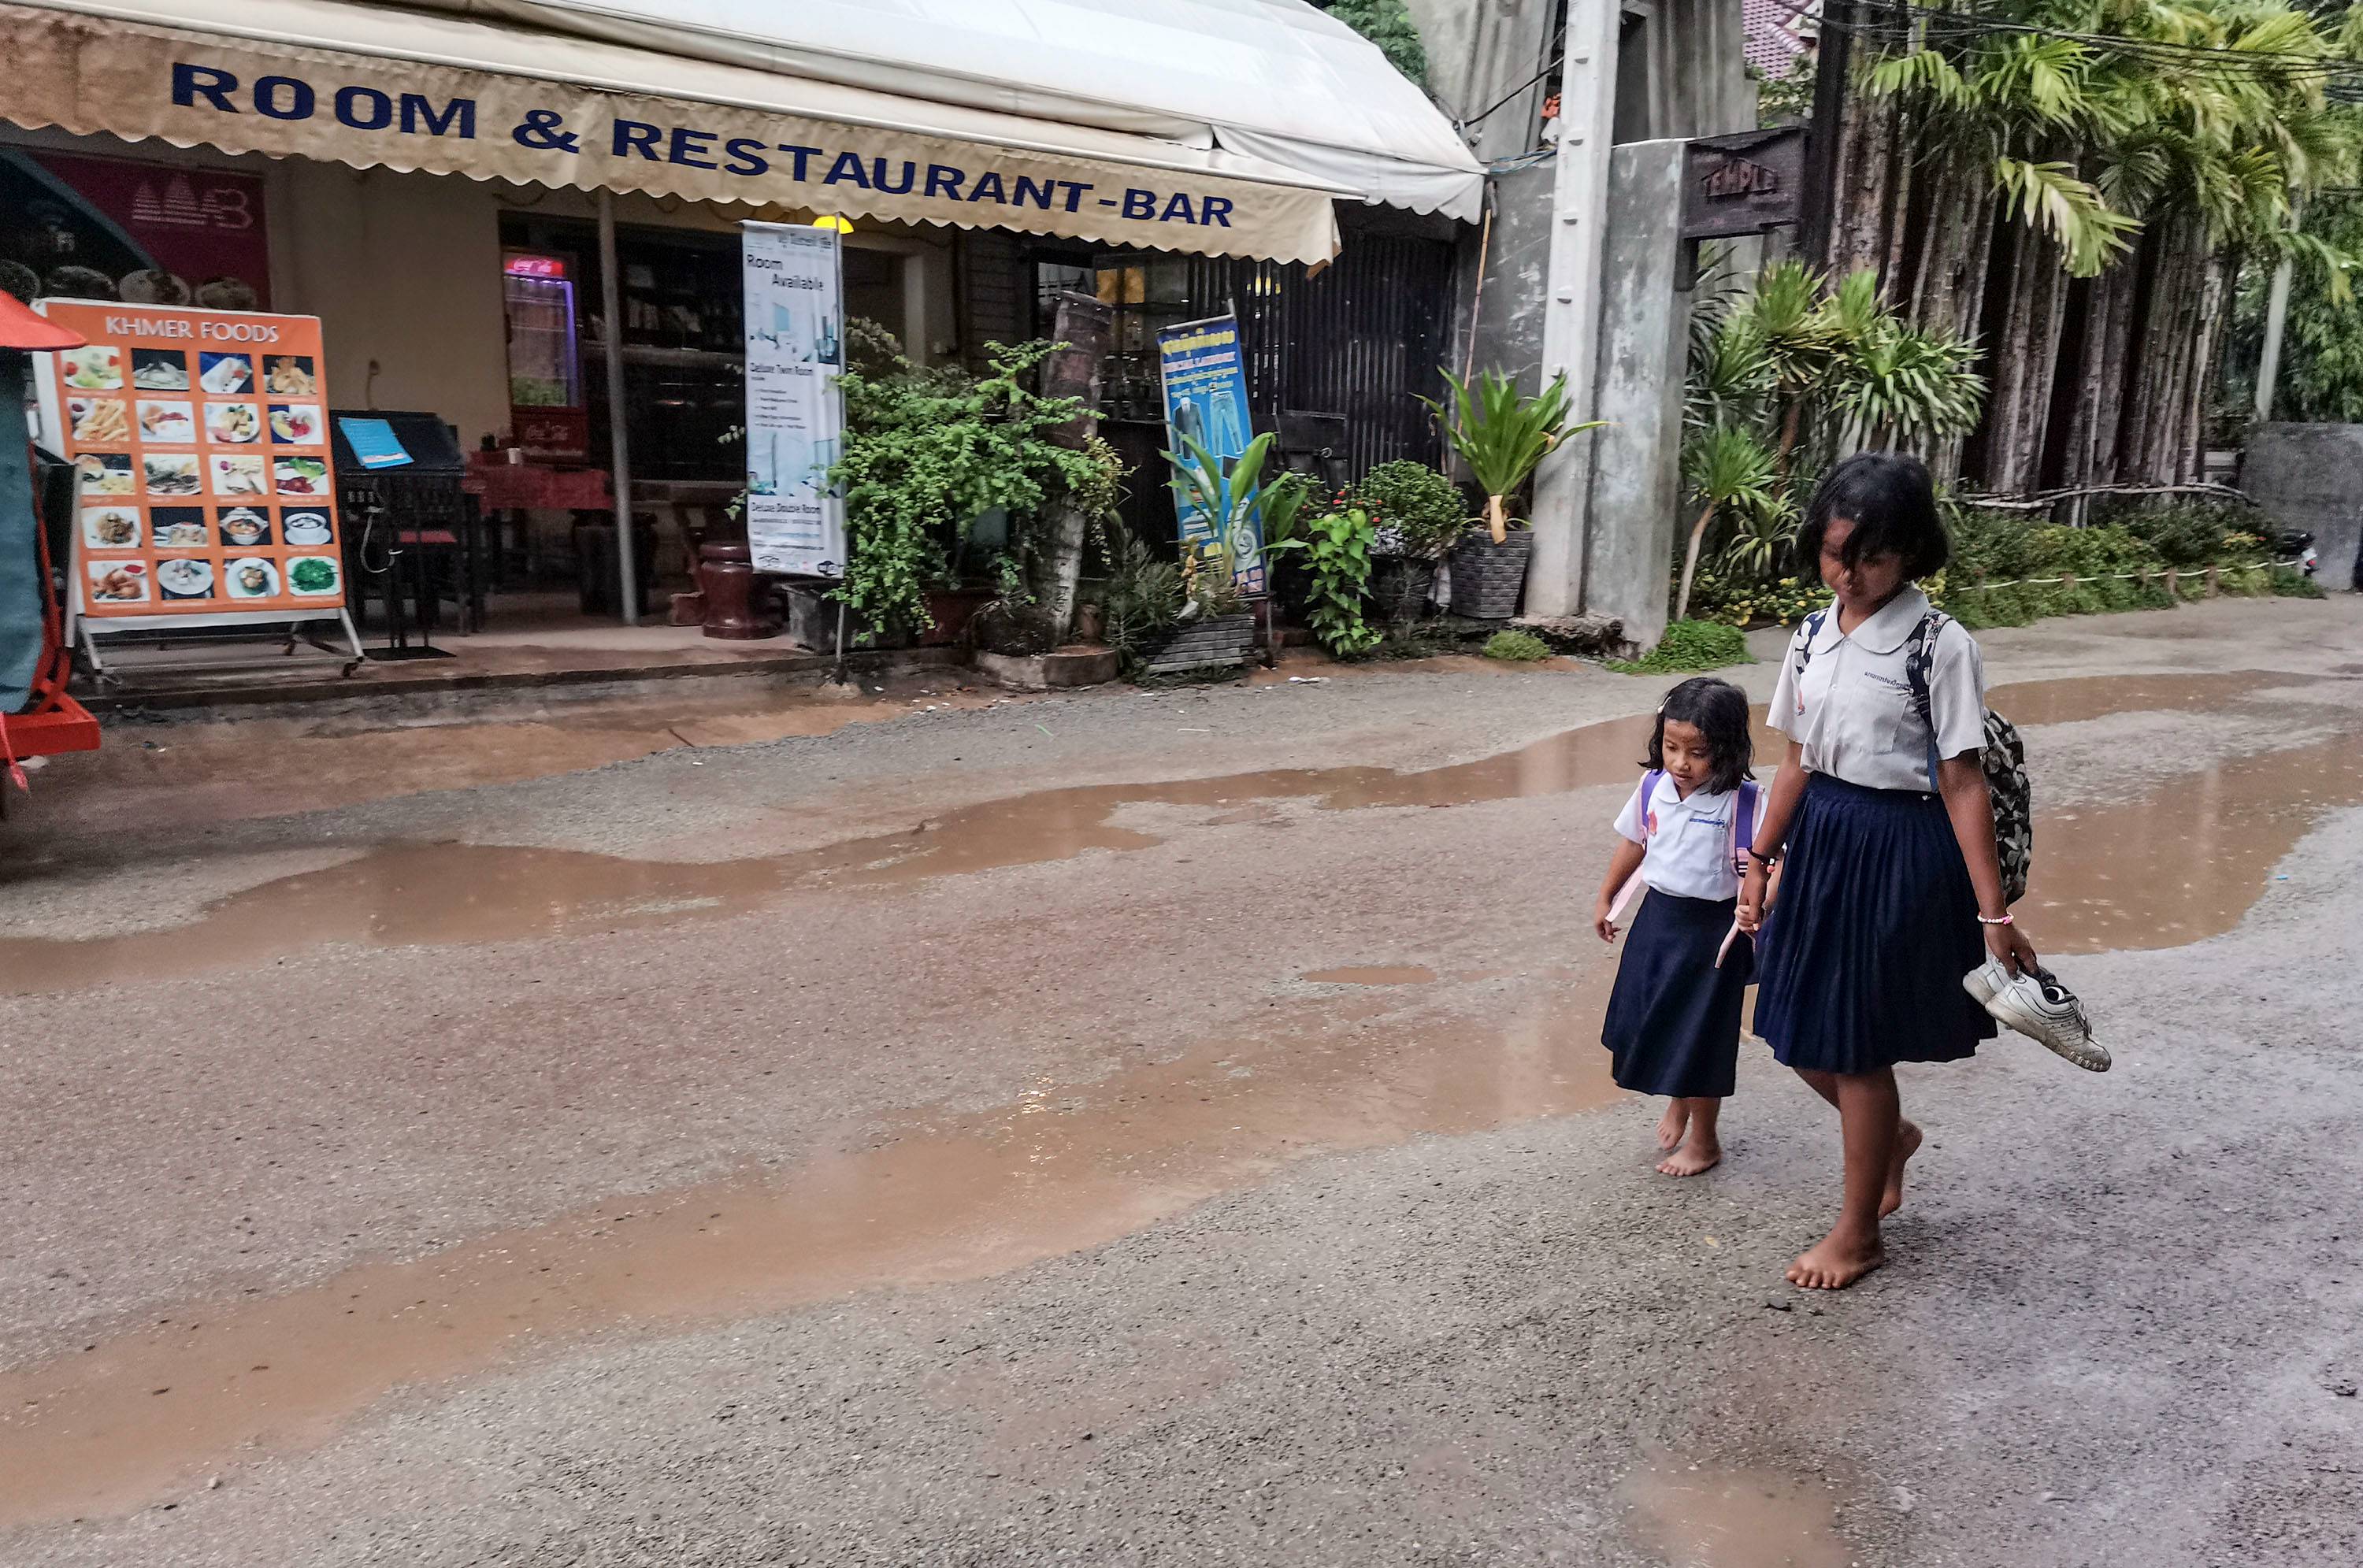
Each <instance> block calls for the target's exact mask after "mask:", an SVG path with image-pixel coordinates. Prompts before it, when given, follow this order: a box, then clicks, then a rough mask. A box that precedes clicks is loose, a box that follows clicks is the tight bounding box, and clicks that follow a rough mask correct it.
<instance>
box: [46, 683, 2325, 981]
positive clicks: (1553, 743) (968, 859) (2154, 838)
mask: <svg viewBox="0 0 2363 1568" xmlns="http://www.w3.org/2000/svg"><path fill="white" fill-rule="evenodd" d="M2309 683H2310V682H2309V679H2308V678H2305V677H2297V676H2287V675H2280V674H2275V673H2272V672H2268V671H2254V670H2245V671H2231V672H2223V673H2216V674H2204V675H2158V676H2135V677H2125V678H2115V677H2108V678H2091V679H2082V678H2079V679H2064V680H2049V681H2034V682H2025V683H2021V684H2018V685H2014V686H2010V687H2005V688H2002V689H2001V690H1997V691H1996V692H1995V693H1994V695H1993V702H1994V706H1995V707H1996V708H1997V709H1998V710H2000V711H2002V712H2004V713H2007V714H2008V715H2010V717H2011V718H2012V719H2013V720H2014V722H2016V723H2019V724H2020V725H2022V726H2033V725H2038V724H2047V723H2069V722H2073V721H2076V720H2082V719H2091V718H2097V717H2102V716H2104V715H2106V714H2110V713H2116V712H2138V711H2147V710H2152V709H2160V708H2167V709H2176V710H2180V711H2197V710H2202V709H2217V708H2224V707H2230V706H2235V705H2236V704H2237V703H2238V702H2240V701H2242V700H2243V699H2246V698H2247V697H2250V696H2252V695H2254V694H2256V693H2257V692H2259V691H2262V690H2270V689H2274V688H2283V687H2302V686H2304V685H2307V684H2309ZM1650 725H1651V719H1650V716H1649V715H1647V714H1635V715H1631V716H1628V717H1625V718H1619V719H1612V720H1608V721H1606V722H1604V723H1594V724H1587V725H1584V726H1583V727H1581V728H1580V729H1575V730H1570V731H1567V732H1565V733H1563V734H1557V735H1552V736H1549V737H1548V738H1547V739H1544V740H1541V741H1537V742H1536V743H1535V744H1533V745H1527V746H1524V747H1521V748H1520V749H1518V750H1516V751H1512V752H1505V753H1503V754H1501V755H1499V756H1490V757H1484V758H1481V759H1480V760H1478V761H1474V762H1467V763H1459V764H1454V765H1452V766H1449V767H1434V768H1426V769H1422V770H1415V771H1401V770H1397V769H1394V768H1389V767H1326V768H1289V769H1277V770H1272V771H1267V772H1258V773H1243V774H1232V775H1226V776H1224V777H1220V778H1196V779H1180V780H1169V781H1164V782H1157V783H1148V784H1104V785H1084V786H1074V787H1069V788H1064V789H1054V790H1037V791H1034V792H1032V793H1029V794H1024V795H1017V796H1012V797H1009V798H1007V799H1004V800H997V801H983V802H981V803H979V804H976V805H972V806H967V807H962V808H960V809H959V810H957V811H953V812H948V813H946V814H945V815H944V816H943V817H941V818H939V819H937V820H934V821H930V822H926V823H919V824H916V825H915V826H914V827H912V828H911V829H908V830H906V831H903V832H895V833H885V834H871V835H869V836H866V837H861V838H856V839H850V840H847V841H845V842H843V843H839V844H834V845H825V846H823V847H821V848H818V849H812V850H804V851H800V852H797V853H793V854H789V855H782V856H765V857H760V858H751V859H744V860H731V861H721V862H715V863H710V864H709V863H676V862H665V861H652V860H638V859H630V858H626V857H622V856H605V855H594V854H589V853H585V852H581V851H572V850H551V849H523V848H515V847H510V846H505V845H466V844H431V845H387V846H384V847H382V848H379V849H376V850H374V851H372V852H371V853H370V854H368V855H366V856H361V858H359V859H357V860H354V861H351V862H349V863H347V864H344V865H340V866H337V867H331V868H328V869H327V870H321V871H314V872H307V873H305V874H302V875H299V876H294V877H289V878H282V879H279V880H276V881H272V882H267V883H264V884H262V885H261V886H260V887H256V888H253V889H248V890H247V891H245V892H241V893H238V894H234V895H232V896H230V897H229V898H227V899H224V900H221V901H219V902H218V903H216V904H215V905H214V906H212V907H211V908H210V909H209V910H208V911H206V913H205V915H204V917H203V918H201V919H200V920H198V921H196V922H194V923H192V924H190V925H185V926H179V927H173V928H171V929H167V930H162V931H150V932H142V933H135V934H130V935H125V936H116V937H105V938H96V939H91V940H84V941H64V940H53V939H46V938H16V939H10V940H5V941H0V994H23V993H27V992H34V991H53V990H63V989H72V988H82V987H87V986H93V985H97V984H101V983H104V982H108V981H116V980H135V979H144V980H154V979H159V978H166V977H173V976H178V975H185V974H190V973H194V972H198V971H201V970H205V969H209V968H216V967H220V966H227V965H241V964H254V963H259V962H261V961H264V960H267V959H269V958H272V957H275V956H278V955H283V954H287V953H291V952H294V951H297V950H300V949H302V948H305V947H308V946H313V945H317V944H324V943H337V942H344V943H355V944H372V945H378V946H400V945H407V944H464V943H487V942H500V941H514V940H517V939H522V938H532V937H547V936H565V935H580V934H588V933H598V932H607V931H616V930H624V929H630V928H638V927H646V926H651V925H660V924H669V923H671V922H677V921H682V920H688V919H707V918H719V917H723V916H727V915H731V914H736V913H738V912H740V911H744V910H747V909H749V908H752V907H754V906H756V905H759V904H760V903H762V902H763V901H764V900H767V899H770V898H771V897H773V896H774V895H776V894H778V893H779V892H781V891H782V890H783V889H789V888H793V887H799V886H804V885H808V884H815V883H820V884H826V885H827V886H829V887H833V888H847V887H872V886H882V885H891V884H896V883H904V882H912V881H918V880H922V879H925V878H935V877H952V876H960V875H965V874H968V873H971V872H979V871H988V870H994V869H998V868H1001V867H1013V866H1026V865H1037V864H1041V863H1044V862H1048V861H1056V860H1064V859H1069V858H1071V857H1073V856H1078V855H1082V854H1084V853H1086V852H1088V851H1092V850H1109V851H1124V850H1130V849H1142V848H1147V847H1149V846H1151V845H1158V844H1161V843H1163V842H1164V841H1165V840H1166V838H1168V837H1170V832H1165V831H1156V832H1152V831H1149V830H1148V829H1147V828H1143V827H1135V826H1123V825H1118V823H1117V821H1116V819H1117V816H1118V814H1119V812H1122V811H1123V810H1124V809H1125V808H1127V807H1158V806H1162V807H1167V808H1181V809H1183V810H1194V811H1196V812H1200V813H1204V819H1203V820H1207V821H1211V822H1213V823H1226V822H1239V821H1246V820H1261V819H1260V818H1254V817H1248V816H1243V815H1242V813H1243V812H1245V811H1246V810H1247V809H1248V808H1250V807H1253V806H1255V805H1257V804H1258V803H1259V802H1269V801H1289V800H1294V801H1309V802H1311V804H1312V805H1313V807H1314V808H1315V810H1320V811H1334V812H1343V811H1359V810H1368V809H1373V808H1382V807H1410V806H1427V807H1449V806H1464V805H1472V804H1477V803H1480V802H1483V801H1505V800H1517V799H1524V798H1527V797H1532V796H1537V795H1552V794H1559V793H1564V792H1566V791H1569V790H1580V789H1585V788H1588V787H1592V786H1595V785H1603V784H1616V783H1623V782H1625V781H1626V780H1629V779H1631V778H1633V777H1634V768H1635V766H1636V758H1637V757H1639V756H1640V755H1641V752H1642V749H1643V747H1644V746H1645V745H1646V744H1647V738H1648V734H1649V729H1650ZM1784 744H1785V743H1784V742H1783V741H1782V739H1781V736H1779V735H1778V734H1774V733H1773V732H1771V731H1769V730H1766V729H1762V728H1761V727H1759V728H1758V732H1757V755H1758V757H1759V758H1762V759H1763V760H1764V763H1765V765H1766V766H1765V767H1762V768H1761V769H1759V771H1761V772H1762V773H1764V775H1765V776H1766V777H1768V778H1769V765H1770V764H1771V763H1772V762H1773V761H1774V760H1775V759H1777V758H1778V757H1779V756H1780V755H1781V747H1782V746H1783V745H1784ZM2357 744H2358V743H2357V742H2353V741H2342V742H2338V743H2333V744H2332V745H2328V746H2321V747H2313V748H2307V749H2302V750H2292V751H2287V752H2280V753H2275V754H2271V755H2269V756H2258V757H2254V758H2246V759H2240V760H2237V761H2233V762H2226V763H2222V764H2218V765H2209V766H2207V767H2205V768H2204V769H2203V770H2202V771H2201V772H2200V773H2198V774H2197V775H2196V776H2195V777H2194V776H2191V775H2184V776H2179V777H2177V778H2172V779H2170V780H2169V781H2168V782H2167V783H2166V784H2164V785H2163V786H2162V787H2161V788H2160V790H2159V791H2158V795H2157V796H2156V797H2155V798H2154V799H2153V800H2152V801H2147V802H2145V803H2143V804H2142V805H2140V806H2135V807H2122V808H2108V809H2103V810H2087V811H2082V812H2074V811H2043V801H2042V797H2041V795H2040V793H2039V784H2038V794H2037V797H2036V805H2037V808H2038V810H2039V811H2043V814H2042V815H2041V816H2040V817H2039V818H2038V822H2037V828H2036V834H2037V839H2036V842H2037V845H2038V848H2037V853H2036V868H2035V891H2034V892H2033V893H2032V894H2030V897H2032V898H2034V900H2035V901H2034V903H2033V904H2031V905H2030V906H2029V907H2030V909H2031V910H2033V911H2039V912H2040V914H2041V917H2042V922H2041V925H2040V926H2039V927H2038V929H2039V930H2040V931H2042V932H2043V933H2045V935H2046V937H2047V941H2048V943H2049V944H2050V945H2051V946H2052V947H2053V948H2054V949H2055V950H2057V951H2060V952H2092V951H2098V950H2100V949H2102V948H2107V947H2156V946H2164V945H2178V944H2182V943H2186V942H2191V941H2195V940H2197V939H2199V938H2200V937H2202V936H2208V935H2213V934H2215V933H2219V932H2222V931H2225V930H2228V929H2230V927H2231V926H2232V925H2233V924H2234V923H2235V922H2236V921H2237V920H2238V918H2239V916H2240V914H2241V913H2242V912H2243V911H2246V910H2247V907H2248V905H2249V904H2250V903H2253V902H2254V901H2255V900H2256V896H2257V894H2258V891H2260V890H2261V889H2262V888H2263V886H2264V879H2265V878H2266V876H2267V875H2268V873H2269V869H2270V867H2271V866H2272V864H2273V863H2274V862H2275V861H2277V860H2278V859H2279V858H2280V856H2282V855H2283V854H2286V853H2287V852H2288V850H2289V848H2290V846H2291V845H2293V844H2294V843H2296V841H2297V839H2298V838H2299V837H2300V836H2302V834H2303V833H2304V832H2305V830H2306V828H2307V827H2308V826H2309V825H2310V824H2311V823H2312V822H2313V820H2314V819H2315V818H2316V817H2318V816H2319V815H2320V814H2321V813H2322V812H2325V811H2328V810H2331V809H2334V808H2335V807H2338V806H2342V805H2352V804H2355V803H2357V801H2363V768H2358V767H2357V766H2356V760H2355V759H2356V756H2357V750H2356V747H2357ZM2190 845H2207V846H2208V849H2209V853H2207V854H2203V855H2202V854H2195V853H2191V851H2190V850H2189V849H2188V848H2186V847H2185V846H2190ZM2064 889H2076V891H2075V892H2073V893H2069V892H2067V891H2065V890H2064ZM2169 890H2170V891H2171V893H2172V896H2170V897H2169V896H2164V895H2165V894H2166V893H2167V892H2168V891H2169ZM2153 891H2157V892H2159V893H2160V895H2161V896H2159V897H2157V898H2152V897H2151V896H2150V895H2151V893H2152V892H2153ZM2030 923H2033V922H2030Z"/></svg>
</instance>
